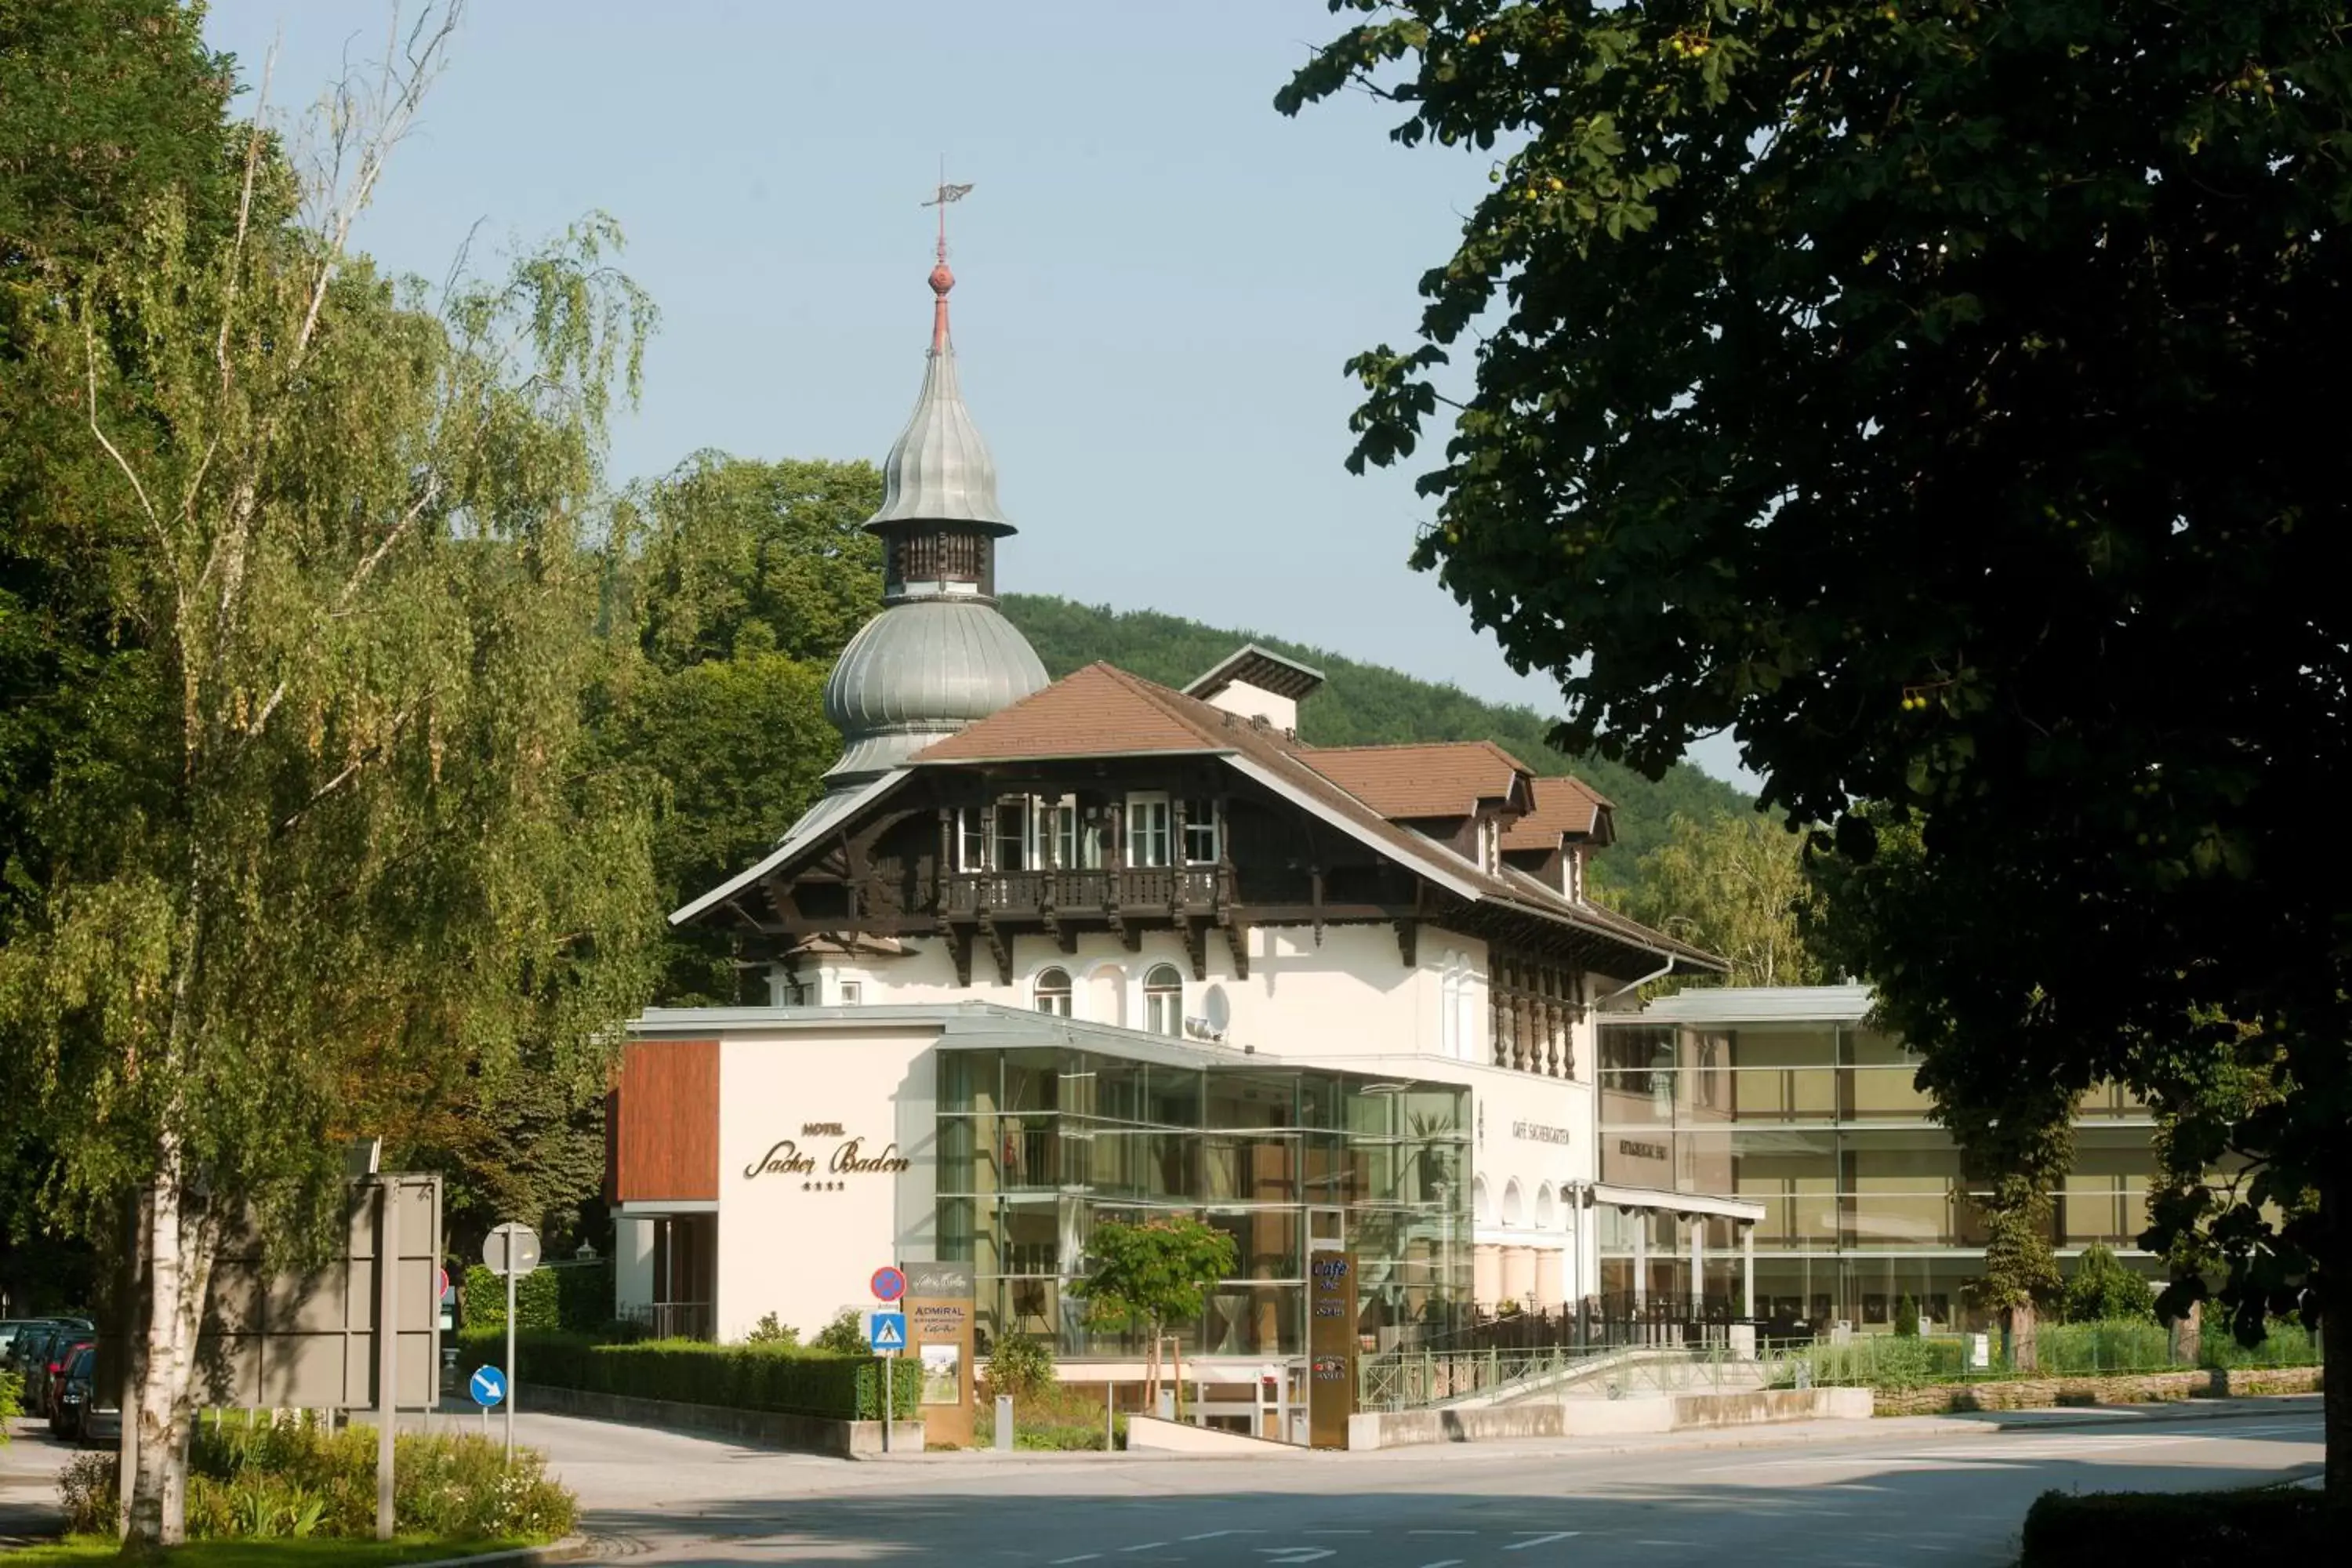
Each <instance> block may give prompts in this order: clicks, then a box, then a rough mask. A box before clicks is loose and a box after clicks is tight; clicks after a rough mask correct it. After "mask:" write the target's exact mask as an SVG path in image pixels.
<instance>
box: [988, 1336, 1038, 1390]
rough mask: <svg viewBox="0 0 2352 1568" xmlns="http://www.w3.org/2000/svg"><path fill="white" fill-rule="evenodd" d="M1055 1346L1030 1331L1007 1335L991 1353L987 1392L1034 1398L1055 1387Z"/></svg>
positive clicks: (989, 1356)
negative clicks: (1030, 1333)
mask: <svg viewBox="0 0 2352 1568" xmlns="http://www.w3.org/2000/svg"><path fill="white" fill-rule="evenodd" d="M1054 1375H1055V1374H1054V1347H1053V1346H1052V1345H1051V1344H1049V1343H1047V1342H1045V1341H1044V1340H1041V1339H1036V1338H1034V1337H1032V1336H1031V1335H1028V1334H1006V1335H1004V1336H1003V1338H1001V1339H999V1340H998V1341H997V1342H996V1346H995V1348H994V1349H993V1350H992V1351H991V1352H989V1355H988V1373H987V1376H988V1392H989V1393H990V1394H1011V1395H1012V1396H1013V1398H1015V1399H1020V1400H1028V1399H1034V1398H1035V1397H1037V1395H1039V1394H1044V1393H1045V1391H1046V1390H1048V1389H1050V1388H1052V1387H1053V1386H1054Z"/></svg>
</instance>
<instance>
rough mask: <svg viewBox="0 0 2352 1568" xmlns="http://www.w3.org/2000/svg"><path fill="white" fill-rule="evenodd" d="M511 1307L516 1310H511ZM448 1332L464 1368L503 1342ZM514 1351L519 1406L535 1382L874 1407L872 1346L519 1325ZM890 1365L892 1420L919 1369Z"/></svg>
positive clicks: (499, 1336)
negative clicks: (893, 1373)
mask: <svg viewBox="0 0 2352 1568" xmlns="http://www.w3.org/2000/svg"><path fill="white" fill-rule="evenodd" d="M517 1307H518V1309H520V1301H518V1302H517ZM516 1316H517V1317H520V1316H521V1313H520V1310H518V1311H517V1313H516ZM458 1341H459V1344H460V1346H461V1348H462V1350H463V1351H464V1352H466V1354H467V1355H468V1356H471V1357H472V1358H474V1359H472V1360H469V1361H467V1362H466V1363H465V1364H466V1365H467V1367H469V1368H470V1367H471V1366H473V1365H477V1364H479V1363H482V1362H489V1363H496V1362H497V1361H498V1359H499V1356H500V1355H502V1354H503V1353H504V1352H505V1349H506V1341H505V1337H504V1333H503V1331H497V1332H492V1331H467V1332H466V1333H464V1334H461V1335H459V1336H458ZM515 1360H516V1362H517V1363H520V1364H519V1365H518V1366H517V1367H516V1369H515V1374H516V1382H517V1384H518V1385H519V1386H520V1390H521V1404H522V1406H523V1407H524V1408H525V1409H528V1408H530V1390H531V1385H532V1384H539V1385H541V1386H542V1387H548V1388H576V1389H579V1390H581V1391H582V1392H583V1393H587V1394H621V1395H623V1396H625V1397H627V1398H632V1399H670V1400H677V1401H678V1402H680V1403H682V1404H687V1405H721V1406H725V1407H727V1408H730V1409H736V1410H772V1411H776V1412H778V1413H780V1414H782V1415H814V1416H818V1417H820V1418H823V1419H825V1420H832V1421H876V1420H879V1419H880V1418H881V1413H882V1367H881V1364H880V1363H878V1362H877V1361H876V1360H875V1359H874V1358H873V1357H872V1356H865V1355H839V1354H835V1353H833V1352H826V1351H816V1350H810V1349H807V1348H805V1347H803V1346H800V1345H781V1344H756V1345H714V1344H707V1343H705V1342H702V1341H700V1340H649V1341H646V1342H643V1343H640V1344H607V1343H603V1342H598V1341H596V1340H594V1339H593V1338H591V1337H590V1336H588V1335H586V1334H572V1333H541V1332H533V1331H527V1330H526V1331H522V1332H520V1334H519V1335H518V1336H517V1338H516V1342H515ZM899 1372H900V1373H901V1375H899V1376H897V1377H894V1378H893V1379H892V1380H891V1383H892V1386H891V1390H890V1393H891V1404H892V1406H893V1409H894V1412H895V1414H896V1416H897V1418H898V1420H901V1421H907V1420H912V1419H913V1418H914V1416H915V1415H916V1413H917V1412H918V1411H919V1409H920V1407H921V1400H922V1387H923V1376H922V1370H921V1369H920V1368H919V1367H918V1366H915V1365H914V1364H912V1363H908V1365H906V1366H904V1367H901V1368H900V1369H899Z"/></svg>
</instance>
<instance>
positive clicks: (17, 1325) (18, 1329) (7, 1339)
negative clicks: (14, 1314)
mask: <svg viewBox="0 0 2352 1568" xmlns="http://www.w3.org/2000/svg"><path fill="white" fill-rule="evenodd" d="M54 1322H55V1320H54V1319H50V1318H0V1372H14V1371H15V1370H16V1342H17V1341H18V1340H21V1339H25V1338H26V1337H28V1336H29V1335H30V1334H31V1333H32V1332H33V1331H34V1330H36V1329H46V1328H48V1327H50V1326H51V1325H52V1324H53V1323H54Z"/></svg>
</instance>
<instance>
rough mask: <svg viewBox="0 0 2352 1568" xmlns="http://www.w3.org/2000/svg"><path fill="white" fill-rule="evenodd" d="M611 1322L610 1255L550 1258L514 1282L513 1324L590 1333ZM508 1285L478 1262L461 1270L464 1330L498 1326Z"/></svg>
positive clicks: (503, 1319) (503, 1318)
mask: <svg viewBox="0 0 2352 1568" xmlns="http://www.w3.org/2000/svg"><path fill="white" fill-rule="evenodd" d="M611 1321H613V1260H612V1259H611V1258H599V1259H598V1260H597V1261H595V1262H593V1263H551V1264H548V1265H546V1266H545V1267H543V1268H534V1269H532V1270H531V1271H530V1273H528V1274H526V1275H524V1276H522V1277H521V1278H520V1279H517V1280H516V1281H515V1327H516V1328H517V1329H520V1330H523V1331H530V1330H532V1329H568V1330H571V1331H574V1332H578V1333H589V1332H593V1331H595V1330H597V1329H601V1328H603V1327H604V1325H605V1324H606V1323H609V1322H611ZM506 1323H507V1284H506V1281H505V1280H504V1279H501V1278H500V1277H499V1276H498V1275H496V1274H493V1273H492V1272H490V1270H489V1269H488V1268H484V1267H483V1266H482V1265H481V1264H478V1263H477V1264H475V1265H473V1266H472V1267H471V1268H467V1270H466V1320H465V1324H464V1326H465V1327H466V1328H468V1329H503V1328H505V1327H506Z"/></svg>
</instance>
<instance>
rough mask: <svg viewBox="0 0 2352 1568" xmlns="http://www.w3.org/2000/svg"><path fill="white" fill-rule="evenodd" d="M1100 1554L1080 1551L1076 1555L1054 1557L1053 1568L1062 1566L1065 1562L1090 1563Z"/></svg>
mask: <svg viewBox="0 0 2352 1568" xmlns="http://www.w3.org/2000/svg"><path fill="white" fill-rule="evenodd" d="M1101 1555H1102V1553H1101V1552H1079V1553H1078V1554H1077V1555H1076V1557H1056V1558H1055V1559H1054V1568H1062V1564H1063V1563H1091V1562H1093V1561H1094V1560H1095V1559H1096V1558H1097V1557H1099V1556H1101Z"/></svg>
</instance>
